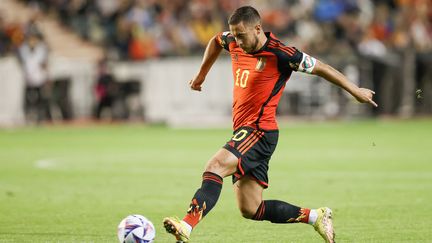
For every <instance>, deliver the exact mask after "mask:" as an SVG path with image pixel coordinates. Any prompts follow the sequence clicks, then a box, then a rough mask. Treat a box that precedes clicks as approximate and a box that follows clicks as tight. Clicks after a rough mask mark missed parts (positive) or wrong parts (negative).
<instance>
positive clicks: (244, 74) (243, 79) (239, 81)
mask: <svg viewBox="0 0 432 243" xmlns="http://www.w3.org/2000/svg"><path fill="white" fill-rule="evenodd" d="M240 73H241V74H240ZM249 73H250V72H249V70H243V71H242V70H241V68H238V69H237V71H236V81H235V85H236V86H239V87H241V88H246V85H247V81H248V79H249Z"/></svg>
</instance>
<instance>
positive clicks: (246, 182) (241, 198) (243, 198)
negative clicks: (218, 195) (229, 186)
mask: <svg viewBox="0 0 432 243" xmlns="http://www.w3.org/2000/svg"><path fill="white" fill-rule="evenodd" d="M263 190H264V188H263V186H262V185H260V184H259V183H258V182H257V181H256V179H255V178H253V177H252V176H250V175H245V176H243V177H242V178H241V179H240V180H238V181H237V182H236V183H235V184H234V191H235V194H236V197H237V204H238V207H239V209H240V212H241V213H242V215H243V216H244V217H246V218H252V217H253V216H254V215H255V213H256V211H257V209H258V207H259V205H260V204H261V202H262V193H263Z"/></svg>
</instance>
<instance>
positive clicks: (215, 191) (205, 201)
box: [183, 172, 223, 228]
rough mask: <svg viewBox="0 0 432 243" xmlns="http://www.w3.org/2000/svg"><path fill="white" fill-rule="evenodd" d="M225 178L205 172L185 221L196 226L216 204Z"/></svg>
mask: <svg viewBox="0 0 432 243" xmlns="http://www.w3.org/2000/svg"><path fill="white" fill-rule="evenodd" d="M222 183H223V179H222V178H221V177H220V176H219V175H217V174H214V173H212V172H204V174H203V181H202V185H201V188H200V189H198V190H197V192H196V193H195V195H194V197H193V198H192V202H191V204H190V206H189V210H188V211H187V214H186V215H185V217H184V218H183V221H185V222H186V223H188V224H189V225H190V226H192V228H193V227H195V225H197V224H198V222H199V221H201V219H202V218H203V217H204V216H206V214H207V213H208V212H209V211H210V210H211V209H212V208H213V207H214V206H215V204H216V202H217V200H218V198H219V195H220V192H221V190H222Z"/></svg>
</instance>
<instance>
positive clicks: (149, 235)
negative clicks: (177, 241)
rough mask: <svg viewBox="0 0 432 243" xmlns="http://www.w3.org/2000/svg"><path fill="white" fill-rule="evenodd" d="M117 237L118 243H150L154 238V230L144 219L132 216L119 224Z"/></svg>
mask: <svg viewBox="0 0 432 243" xmlns="http://www.w3.org/2000/svg"><path fill="white" fill-rule="evenodd" d="M117 236H118V239H119V241H120V243H152V242H153V240H154V238H155V237H156V230H155V227H154V225H153V223H152V222H151V221H150V220H148V219H147V218H146V217H144V216H142V215H138V214H134V215H129V216H127V217H126V218H124V219H123V220H122V221H121V222H120V224H119V226H118V228H117Z"/></svg>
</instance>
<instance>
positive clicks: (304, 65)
mask: <svg viewBox="0 0 432 243" xmlns="http://www.w3.org/2000/svg"><path fill="white" fill-rule="evenodd" d="M315 64H316V59H315V58H313V57H311V56H309V55H308V54H306V53H303V58H302V61H301V63H300V66H299V67H298V71H301V72H305V73H312V70H313V69H314V67H315Z"/></svg>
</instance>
